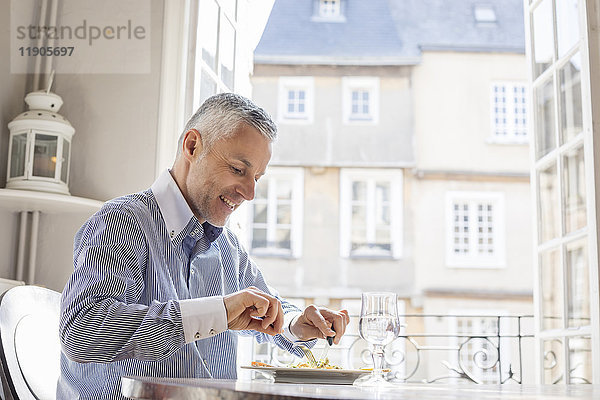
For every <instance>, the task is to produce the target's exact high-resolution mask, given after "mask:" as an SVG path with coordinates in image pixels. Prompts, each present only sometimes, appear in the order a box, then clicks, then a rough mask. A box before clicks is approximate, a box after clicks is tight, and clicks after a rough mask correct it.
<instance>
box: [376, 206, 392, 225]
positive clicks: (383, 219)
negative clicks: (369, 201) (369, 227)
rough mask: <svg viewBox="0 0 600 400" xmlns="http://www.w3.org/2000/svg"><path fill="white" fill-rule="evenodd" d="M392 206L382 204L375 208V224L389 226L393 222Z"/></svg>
mask: <svg viewBox="0 0 600 400" xmlns="http://www.w3.org/2000/svg"><path fill="white" fill-rule="evenodd" d="M390 211H391V210H390V206H389V205H386V206H381V207H378V208H377V210H375V215H376V219H375V224H376V225H377V226H378V227H379V226H389V225H390V223H391V215H390Z"/></svg>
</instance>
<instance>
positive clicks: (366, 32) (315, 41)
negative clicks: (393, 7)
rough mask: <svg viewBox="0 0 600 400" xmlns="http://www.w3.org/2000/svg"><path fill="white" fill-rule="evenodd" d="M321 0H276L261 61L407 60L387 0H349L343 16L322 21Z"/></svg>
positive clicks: (258, 55)
mask: <svg viewBox="0 0 600 400" xmlns="http://www.w3.org/2000/svg"><path fill="white" fill-rule="evenodd" d="M317 6H318V1H316V0H276V1H275V3H274V5H273V9H272V11H271V15H270V16H269V20H268V22H267V25H266V27H265V30H264V32H263V35H262V38H261V40H260V42H259V44H258V46H257V47H256V50H255V52H254V57H255V62H258V63H260V62H265V63H269V62H270V61H274V62H277V63H280V62H279V61H281V60H284V61H285V60H287V61H288V62H284V63H290V64H305V63H309V64H310V63H311V62H310V60H311V59H312V60H313V61H317V62H319V61H320V62H321V63H322V62H323V61H330V62H332V63H339V64H362V63H369V62H370V61H369V60H371V62H372V60H380V61H378V64H377V65H382V63H383V65H385V64H391V65H397V64H401V63H402V62H403V61H406V60H404V58H405V54H404V50H403V47H404V46H403V45H402V42H401V40H400V38H399V37H398V35H397V34H396V26H395V22H394V20H393V19H392V18H391V15H390V8H389V4H388V1H387V0H368V1H367V0H346V1H343V2H342V15H343V17H342V18H340V20H338V21H331V20H322V19H321V20H319V18H318V15H315V12H314V10H316V9H317Z"/></svg>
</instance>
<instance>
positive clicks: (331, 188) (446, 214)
mask: <svg viewBox="0 0 600 400" xmlns="http://www.w3.org/2000/svg"><path fill="white" fill-rule="evenodd" d="M452 6H453V8H452V10H450V11H449V10H446V8H448V7H445V6H444V3H443V2H439V1H426V2H422V1H420V2H417V1H401V0H396V1H389V2H388V1H373V2H359V1H352V0H347V1H344V0H341V1H320V0H312V1H309V0H307V1H302V2H292V1H285V0H283V1H281V0H279V1H276V2H275V4H274V7H273V10H272V13H271V16H270V19H269V21H268V23H267V26H266V28H265V32H264V34H263V37H262V39H261V42H260V43H259V45H258V47H257V49H256V51H255V65H254V74H253V77H252V84H253V98H254V99H255V100H256V101H257V102H258V103H259V104H261V105H263V106H264V107H265V108H266V109H267V110H268V111H269V112H270V113H272V115H273V116H275V118H276V119H277V122H278V126H279V138H278V141H277V142H276V144H275V146H274V155H273V159H272V161H271V164H270V167H269V170H268V173H267V176H266V177H265V178H266V179H265V180H266V181H267V182H261V183H259V184H258V186H257V195H256V200H255V201H254V202H253V203H254V204H253V205H250V206H249V207H247V208H246V210H245V213H242V214H243V215H240V218H239V220H237V221H235V224H236V225H237V226H238V227H239V229H240V231H241V233H242V236H243V237H244V238H245V240H246V244H247V246H248V248H249V249H250V251H251V253H252V254H253V256H254V258H255V259H256V260H257V262H258V263H259V265H261V268H262V269H263V272H264V273H265V275H266V276H267V278H268V279H269V281H270V282H271V283H272V284H273V285H274V286H275V287H277V288H278V289H280V291H281V294H282V295H285V296H288V297H292V298H297V299H298V300H299V301H300V302H313V301H316V302H318V303H320V304H321V303H325V304H330V305H332V306H347V307H349V308H350V311H351V312H352V313H354V314H357V313H358V312H359V311H360V301H359V300H358V299H359V296H360V293H361V292H364V291H374V290H377V291H383V290H385V291H393V292H396V293H398V295H399V298H401V299H402V303H401V306H400V307H401V309H402V310H403V312H404V313H406V314H411V313H415V312H416V313H422V314H443V315H448V314H452V315H471V316H476V315H479V317H473V318H467V319H468V320H469V322H468V323H467V322H466V320H465V321H462V320H460V318H450V319H446V320H444V321H443V322H441V323H440V322H439V321H437V322H436V321H435V320H432V319H428V318H421V319H420V320H412V321H411V322H410V324H409V326H408V327H407V333H409V334H410V332H419V331H423V330H424V331H426V332H427V331H429V332H448V333H449V334H462V333H465V334H467V333H468V334H474V333H475V334H476V333H484V334H493V333H494V332H496V333H497V331H498V330H499V329H500V330H503V331H507V330H508V329H509V326H508V325H503V326H502V327H501V328H500V327H498V326H497V325H495V324H494V323H493V322H494V321H495V320H494V317H497V316H498V315H516V314H518V315H524V314H528V315H530V314H532V313H533V303H532V287H533V278H532V276H533V273H532V267H531V263H532V256H531V246H532V244H531V242H532V233H531V221H532V217H531V211H530V210H531V197H530V182H529V147H528V144H529V140H528V137H529V135H528V130H527V126H528V120H527V118H528V105H527V104H528V103H527V102H528V98H527V90H526V89H527V68H526V60H525V54H524V27H523V9H522V5H521V2H520V1H512V2H511V4H506V2H492V3H491V5H488V6H485V7H483V6H479V5H478V3H477V2H474V1H467V0H465V1H457V2H453V5H452ZM490 321H492V323H490ZM531 329H532V327H531ZM494 330H495V331H494ZM423 345H424V346H425V345H426V341H424V342H423ZM478 346H479V347H481V345H478ZM467 347H468V346H467ZM505 347H506V348H509V347H510V346H505ZM531 348H533V346H531ZM469 351H471V352H475V351H477V346H476V347H475V348H473V346H471V348H470V350H469ZM505 351H507V352H509V353H510V351H511V350H510V349H508V350H505ZM429 357H430V358H431V360H429V362H428V363H427V365H428V366H431V368H432V370H430V371H425V372H422V374H423V377H425V376H442V375H444V374H448V373H449V372H450V375H452V376H454V375H455V374H453V373H452V372H451V371H448V368H447V367H443V366H442V364H441V363H440V362H439V361H441V359H446V360H452V359H453V357H454V356H452V355H449V354H441V355H432V356H429ZM525 357H528V358H531V357H532V354H526V355H525ZM454 359H455V361H456V362H455V363H456V366H457V367H458V359H456V357H454ZM450 363H452V362H450ZM428 368H429V367H428ZM513 370H514V366H513ZM527 372H528V373H530V374H531V375H530V376H528V377H525V379H533V368H532V366H531V365H529V366H528V371H527ZM519 373H520V372H519ZM477 374H478V375H477ZM477 374H475V375H476V376H477V377H478V378H477V379H479V380H481V381H484V382H488V381H489V382H492V381H494V379H496V378H495V377H490V376H489V375H490V374H492V375H493V374H497V372H495V371H493V370H489V371H488V370H485V371H479V372H478V373H477ZM486 374H487V375H486ZM475 375H474V376H475ZM524 375H526V374H524ZM415 376H416V375H415Z"/></svg>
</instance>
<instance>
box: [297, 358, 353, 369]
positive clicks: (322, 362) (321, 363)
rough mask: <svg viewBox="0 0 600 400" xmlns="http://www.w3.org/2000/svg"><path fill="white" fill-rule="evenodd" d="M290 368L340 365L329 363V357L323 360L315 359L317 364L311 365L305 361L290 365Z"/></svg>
mask: <svg viewBox="0 0 600 400" xmlns="http://www.w3.org/2000/svg"><path fill="white" fill-rule="evenodd" d="M292 368H317V369H342V367H340V366H337V365H333V364H330V363H329V358H326V359H325V360H319V361H317V365H316V366H315V365H311V364H307V363H300V364H296V365H292Z"/></svg>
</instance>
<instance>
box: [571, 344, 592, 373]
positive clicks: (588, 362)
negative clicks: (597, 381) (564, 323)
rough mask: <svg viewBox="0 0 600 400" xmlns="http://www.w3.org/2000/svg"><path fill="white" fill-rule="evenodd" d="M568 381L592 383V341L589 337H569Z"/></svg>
mask: <svg viewBox="0 0 600 400" xmlns="http://www.w3.org/2000/svg"><path fill="white" fill-rule="evenodd" d="M569 370H570V374H569V378H570V382H569V383H592V341H591V339H590V338H589V337H574V338H570V339H569Z"/></svg>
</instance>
